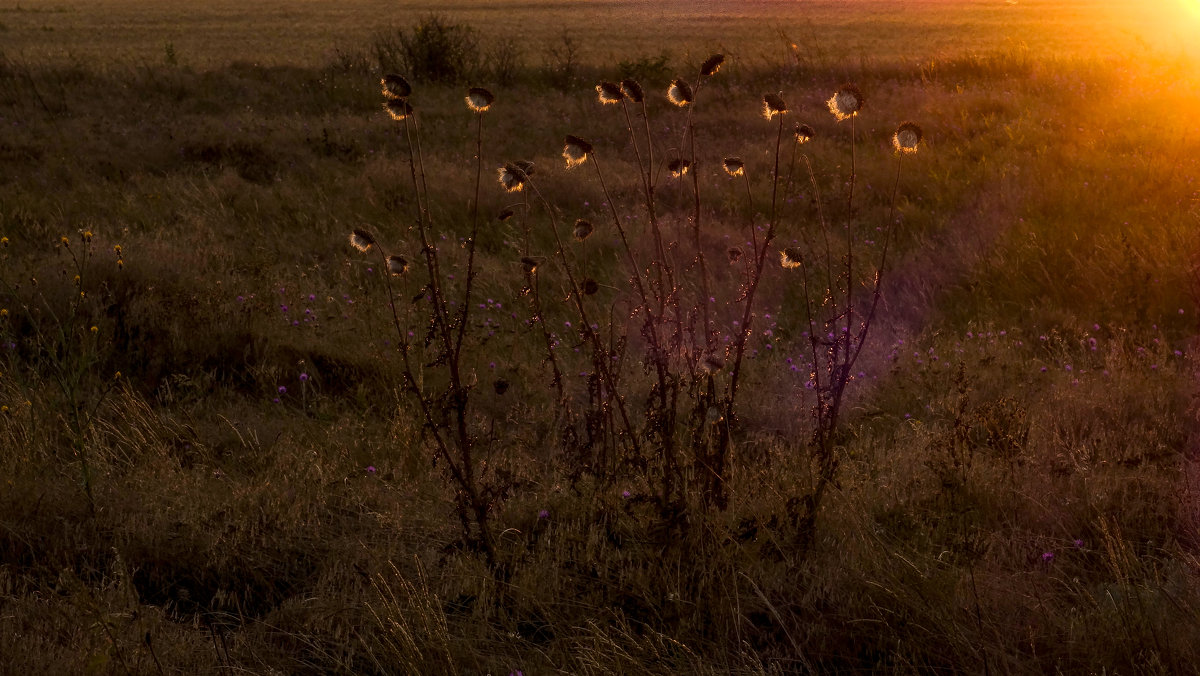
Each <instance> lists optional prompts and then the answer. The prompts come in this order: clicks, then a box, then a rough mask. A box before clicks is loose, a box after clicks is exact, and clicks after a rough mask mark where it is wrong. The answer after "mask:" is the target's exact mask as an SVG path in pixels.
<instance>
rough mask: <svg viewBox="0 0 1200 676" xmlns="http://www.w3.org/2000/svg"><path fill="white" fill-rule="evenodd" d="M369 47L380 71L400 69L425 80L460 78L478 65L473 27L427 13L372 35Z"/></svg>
mask: <svg viewBox="0 0 1200 676" xmlns="http://www.w3.org/2000/svg"><path fill="white" fill-rule="evenodd" d="M372 51H373V52H374V55H375V60H376V61H377V62H378V64H379V69H380V70H381V71H383V72H397V71H398V72H403V73H407V74H408V75H409V76H410V77H412V78H413V79H416V80H423V81H426V82H446V83H454V82H462V81H464V80H467V79H468V78H470V77H471V76H473V75H474V74H475V73H477V72H478V71H479V68H480V50H479V38H478V36H477V34H476V32H475V29H473V28H471V27H470V26H468V25H466V24H461V23H454V22H451V21H450V20H449V19H447V18H446V17H444V16H441V15H438V14H430V15H428V16H426V17H425V18H423V19H421V20H420V21H419V22H418V23H417V24H416V25H414V26H412V27H411V28H407V29H404V28H400V29H391V30H387V31H384V32H382V33H380V34H379V35H377V36H375V40H374V41H373V43H372Z"/></svg>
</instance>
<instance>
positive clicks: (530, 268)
mask: <svg viewBox="0 0 1200 676" xmlns="http://www.w3.org/2000/svg"><path fill="white" fill-rule="evenodd" d="M539 265H541V261H539V260H538V259H536V258H531V257H529V256H522V257H521V268H522V269H523V270H525V274H527V275H532V274H533V273H534V272H537V269H538V266H539Z"/></svg>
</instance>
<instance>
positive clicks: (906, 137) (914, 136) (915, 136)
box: [892, 122, 925, 154]
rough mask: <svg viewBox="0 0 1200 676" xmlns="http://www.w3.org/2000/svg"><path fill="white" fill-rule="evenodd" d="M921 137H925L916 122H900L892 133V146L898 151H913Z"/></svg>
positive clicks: (908, 152) (919, 142)
mask: <svg viewBox="0 0 1200 676" xmlns="http://www.w3.org/2000/svg"><path fill="white" fill-rule="evenodd" d="M923 138H925V134H924V132H922V131H921V127H920V126H918V125H917V123H915V122H902V123H900V126H899V127H896V133H895V134H892V147H893V148H895V149H896V152H898V153H905V154H911V153H915V152H917V146H919V145H921V139H923Z"/></svg>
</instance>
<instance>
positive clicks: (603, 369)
mask: <svg viewBox="0 0 1200 676" xmlns="http://www.w3.org/2000/svg"><path fill="white" fill-rule="evenodd" d="M594 159H595V158H593V160H594ZM527 185H528V186H529V187H530V189H531V190H533V193H534V194H535V195H537V198H538V200H539V201H540V202H541V203H542V206H543V207H544V208H545V209H546V213H547V214H548V215H549V217H550V229H551V231H552V232H553V233H554V242H555V245H556V246H557V247H558V250H557V252H556V253H557V254H558V257H559V260H560V261H561V262H562V265H563V272H565V273H566V275H567V282H568V283H569V284H570V285H571V299H572V300H573V301H574V302H575V310H576V311H577V312H578V313H579V320H580V321H581V322H582V323H583V327H582V330H583V331H584V332H585V335H586V337H587V338H588V339H589V340H590V341H591V343H592V349H594V350H595V351H596V354H597V355H598V356H599V357H600V358H599V359H596V362H595V363H596V365H597V366H598V367H599V368H600V375H601V377H603V378H604V380H605V381H606V382H607V383H608V387H609V392H611V393H612V398H613V399H614V400H616V402H617V410H618V412H619V413H620V414H621V422H622V423H623V424H624V425H625V431H626V433H627V434H628V436H629V443H630V444H631V445H632V446H633V450H634V453H636V454H638V455H640V454H641V444H639V443H638V439H637V434H636V432H635V431H634V429H633V423H632V422H631V421H630V419H629V414H628V412H627V411H626V410H625V400H624V399H623V398H622V397H621V396H620V394H618V393H617V383H616V380H615V379H614V378H613V375H612V371H611V368H610V365H609V364H608V358H607V354H608V353H607V351H606V350H605V349H604V345H603V344H602V343H601V342H600V336H599V334H598V332H597V331H596V330H595V329H593V328H592V324H591V321H590V320H589V319H588V316H587V310H586V309H585V308H584V306H583V294H582V293H581V292H580V290H579V285H578V284H577V283H576V282H575V275H573V274H572V273H571V266H570V263H569V261H568V260H567V252H566V249H565V248H564V247H563V243H562V238H561V237H560V236H559V232H558V219H556V218H555V217H554V209H553V208H552V207H551V206H550V203H549V202H548V201H546V198H545V197H543V196H542V193H541V191H540V190H538V189H537V186H536V185H534V183H533V181H527ZM610 202H611V200H610ZM614 213H615V212H614ZM618 227H619V224H618ZM635 271H636V270H635ZM639 285H640V282H639ZM643 298H644V296H643Z"/></svg>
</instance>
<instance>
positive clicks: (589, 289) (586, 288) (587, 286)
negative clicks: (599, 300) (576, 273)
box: [583, 277, 600, 296]
mask: <svg viewBox="0 0 1200 676" xmlns="http://www.w3.org/2000/svg"><path fill="white" fill-rule="evenodd" d="M599 290H600V285H599V284H598V283H597V282H596V280H594V279H592V278H590V277H589V278H588V279H585V280H583V295H585V296H591V295H594V294H595V293H596V292H597V291H599Z"/></svg>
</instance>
